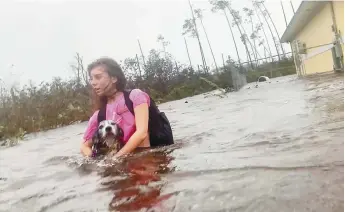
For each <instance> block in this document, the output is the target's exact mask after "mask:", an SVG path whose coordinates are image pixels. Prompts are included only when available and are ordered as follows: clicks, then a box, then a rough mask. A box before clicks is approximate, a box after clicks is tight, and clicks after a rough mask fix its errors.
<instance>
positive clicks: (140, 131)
mask: <svg viewBox="0 0 345 212" xmlns="http://www.w3.org/2000/svg"><path fill="white" fill-rule="evenodd" d="M134 114H135V126H136V131H135V132H134V133H133V135H132V136H131V138H130V139H129V140H128V142H127V143H126V144H125V145H124V146H123V147H122V149H121V150H120V151H119V152H117V154H116V155H115V157H120V156H122V155H124V154H127V153H131V152H132V151H133V150H134V149H135V148H137V147H138V146H139V145H140V144H141V143H142V142H143V141H144V140H145V139H146V138H147V137H148V125H149V107H148V104H147V103H143V104H140V105H138V106H136V107H135V108H134Z"/></svg>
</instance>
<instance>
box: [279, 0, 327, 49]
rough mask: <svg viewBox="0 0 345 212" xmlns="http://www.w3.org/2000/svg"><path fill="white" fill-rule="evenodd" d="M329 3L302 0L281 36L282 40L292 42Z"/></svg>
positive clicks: (282, 41)
mask: <svg viewBox="0 0 345 212" xmlns="http://www.w3.org/2000/svg"><path fill="white" fill-rule="evenodd" d="M327 3H328V1H302V3H301V4H300V6H299V7H298V9H297V11H296V13H295V15H294V16H293V17H292V19H291V21H290V23H289V25H288V26H287V28H286V30H285V32H284V34H283V36H282V37H281V39H280V42H281V43H286V42H291V41H292V40H293V39H294V38H295V37H296V35H297V34H298V33H299V32H300V31H301V30H302V29H303V28H304V26H305V25H307V24H308V22H309V21H310V20H311V19H312V18H313V17H314V16H315V15H316V14H317V13H318V12H319V11H320V10H321V9H322V8H323V6H325V5H326V4H327Z"/></svg>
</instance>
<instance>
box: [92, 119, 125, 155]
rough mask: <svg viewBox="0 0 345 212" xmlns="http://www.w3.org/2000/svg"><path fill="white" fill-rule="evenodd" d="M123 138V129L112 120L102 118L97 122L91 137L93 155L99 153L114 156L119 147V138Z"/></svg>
mask: <svg viewBox="0 0 345 212" xmlns="http://www.w3.org/2000/svg"><path fill="white" fill-rule="evenodd" d="M122 138H123V130H122V129H121V128H120V126H119V125H118V124H116V123H115V122H114V121H112V120H104V121H102V122H100V123H99V125H98V128H97V130H96V132H95V134H94V135H93V137H92V153H93V157H97V156H99V155H106V156H109V157H111V156H114V155H115V154H116V153H117V152H118V151H119V150H120V148H121V143H120V140H121V139H122Z"/></svg>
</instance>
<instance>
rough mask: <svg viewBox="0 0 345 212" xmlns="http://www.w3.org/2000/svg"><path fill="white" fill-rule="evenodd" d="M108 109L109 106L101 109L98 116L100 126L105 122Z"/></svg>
mask: <svg viewBox="0 0 345 212" xmlns="http://www.w3.org/2000/svg"><path fill="white" fill-rule="evenodd" d="M106 108H107V105H105V107H102V108H101V109H99V112H98V116H97V121H98V124H99V123H101V121H104V120H105V118H106V117H105V116H106Z"/></svg>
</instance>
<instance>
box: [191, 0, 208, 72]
mask: <svg viewBox="0 0 345 212" xmlns="http://www.w3.org/2000/svg"><path fill="white" fill-rule="evenodd" d="M188 2H189V7H190V10H191V12H192V18H193V24H194V27H195V34H196V37H197V39H198V42H199V48H200V54H201V59H202V65H203V68H204V72H207V64H206V60H205V55H204V51H203V49H202V46H201V42H200V37H199V32H198V28H197V26H196V21H195V17H194V12H193V8H192V4H191V2H190V0H189V1H188Z"/></svg>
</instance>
